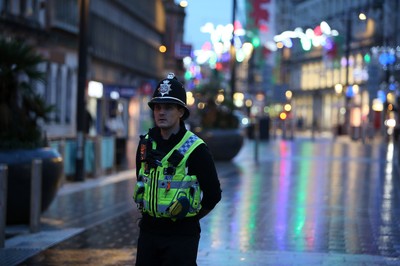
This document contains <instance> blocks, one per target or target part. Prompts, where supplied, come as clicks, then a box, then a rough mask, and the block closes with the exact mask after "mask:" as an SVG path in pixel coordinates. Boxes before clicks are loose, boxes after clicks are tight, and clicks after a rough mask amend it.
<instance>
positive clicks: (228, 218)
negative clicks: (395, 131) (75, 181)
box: [21, 140, 400, 265]
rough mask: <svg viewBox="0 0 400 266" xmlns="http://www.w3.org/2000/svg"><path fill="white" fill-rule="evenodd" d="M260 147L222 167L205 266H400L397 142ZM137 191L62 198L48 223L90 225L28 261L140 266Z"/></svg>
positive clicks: (127, 187) (203, 249)
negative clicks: (137, 257)
mask: <svg viewBox="0 0 400 266" xmlns="http://www.w3.org/2000/svg"><path fill="white" fill-rule="evenodd" d="M255 147H256V146H254V145H253V142H251V141H247V142H246V143H245V146H244V147H243V149H242V151H241V153H240V154H239V155H238V156H237V157H236V158H235V159H234V160H233V161H231V162H218V163H217V168H218V172H219V175H220V181H221V186H222V190H223V199H222V201H221V202H220V204H218V205H217V207H216V208H215V209H214V210H213V212H212V213H211V214H210V215H209V216H207V217H205V218H204V219H203V220H202V221H201V223H202V238H201V242H200V248H199V260H198V261H199V265H222V264H225V265H400V260H399V259H400V223H399V218H400V193H399V192H400V184H399V182H400V174H399V172H398V169H396V168H393V154H394V152H395V150H394V148H393V145H392V144H390V143H389V144H388V145H387V144H376V143H375V144H362V143H358V142H332V141H328V140H320V141H315V142H313V141H300V140H297V141H284V140H277V141H270V142H261V143H259V146H258V154H259V155H258V158H259V161H258V162H255V160H254V159H253V158H254V153H255V150H254V149H255ZM132 187H133V181H132V180H125V181H122V182H119V183H116V184H114V185H107V186H102V187H98V188H95V189H93V190H88V191H84V192H82V193H81V195H80V196H79V197H74V199H72V198H68V197H65V198H64V199H58V201H57V202H56V203H55V206H52V208H51V209H52V211H50V212H48V213H47V214H46V217H45V218H47V219H48V220H50V221H51V220H54V221H55V220H57V219H63V220H65V221H67V222H65V224H64V225H74V226H78V225H79V222H80V221H83V222H84V224H85V225H82V223H81V226H82V227H87V228H88V229H87V230H86V231H84V232H83V233H81V234H78V235H76V236H74V237H72V238H70V239H68V240H66V241H64V242H62V243H60V244H58V245H55V246H54V247H52V248H50V249H48V250H46V251H43V252H41V253H40V254H38V255H36V256H34V257H32V258H31V259H29V260H27V261H26V262H25V263H24V264H21V265H59V264H62V265H133V262H134V257H135V250H136V240H137V234H138V228H137V219H138V218H139V214H138V213H137V211H136V208H135V206H134V205H133V202H132V200H131V193H132ZM71 200H73V201H74V202H73V203H72V202H69V203H68V202H67V201H71ZM78 201H79V204H77V202H78ZM72 204H75V205H74V206H76V208H75V209H72V210H71V207H70V206H71V205H72ZM68 206H69V207H68ZM57 211H58V212H60V213H57ZM62 213H65V214H62ZM85 213H86V214H85ZM60 215H65V216H64V217H61V216H60ZM90 224H92V226H88V225H90ZM68 256H70V257H71V258H74V260H78V261H71V259H67V257H68ZM62 258H64V259H62ZM111 258H113V259H111ZM110 259H111V261H109V260H110ZM85 263H86V264H85Z"/></svg>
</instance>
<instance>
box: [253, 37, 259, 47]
mask: <svg viewBox="0 0 400 266" xmlns="http://www.w3.org/2000/svg"><path fill="white" fill-rule="evenodd" d="M251 43H252V44H253V46H254V47H255V48H257V47H259V46H260V38H258V37H253V38H252V39H251Z"/></svg>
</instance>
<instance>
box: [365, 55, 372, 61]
mask: <svg viewBox="0 0 400 266" xmlns="http://www.w3.org/2000/svg"><path fill="white" fill-rule="evenodd" d="M364 62H365V63H369V62H371V56H370V55H369V54H365V55H364Z"/></svg>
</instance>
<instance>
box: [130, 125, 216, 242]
mask: <svg viewBox="0 0 400 266" xmlns="http://www.w3.org/2000/svg"><path fill="white" fill-rule="evenodd" d="M186 131H187V130H186V128H185V125H184V123H181V128H180V130H179V132H178V133H177V134H176V135H175V134H174V135H172V136H171V137H170V138H169V139H168V140H164V139H163V138H162V137H161V133H160V129H159V128H157V127H154V128H152V129H150V130H149V135H150V137H151V138H152V139H153V140H154V141H155V142H156V143H157V150H158V151H160V152H162V153H165V154H167V153H168V152H169V151H170V150H171V149H173V148H174V147H175V145H176V144H178V143H179V141H180V140H181V139H182V138H183V136H184V135H185V133H186ZM139 158H140V156H139V149H138V150H137V152H136V166H137V167H136V176H139V167H140V160H139ZM187 167H188V174H189V175H196V176H197V179H198V181H199V185H200V188H201V190H202V191H203V198H202V201H201V206H202V208H204V209H207V210H212V209H213V208H214V207H215V205H216V204H217V203H218V202H219V201H220V200H221V187H220V183H219V180H218V175H217V171H216V169H215V165H214V161H213V158H212V156H211V154H210V151H209V150H208V147H207V146H206V145H205V144H201V145H199V146H198V147H197V148H196V149H195V150H194V151H193V152H192V153H191V154H190V156H189V158H188V160H187ZM139 226H140V230H142V231H146V232H153V233H160V234H183V235H194V234H199V233H200V223H199V219H198V218H197V217H196V216H194V217H189V218H183V219H180V220H177V221H172V220H171V219H169V218H154V217H152V216H150V215H148V214H146V213H144V214H143V217H142V219H141V221H140V223H139Z"/></svg>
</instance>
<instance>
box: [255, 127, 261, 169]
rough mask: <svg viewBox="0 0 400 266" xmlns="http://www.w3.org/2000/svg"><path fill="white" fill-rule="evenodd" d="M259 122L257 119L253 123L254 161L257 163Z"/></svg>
mask: <svg viewBox="0 0 400 266" xmlns="http://www.w3.org/2000/svg"><path fill="white" fill-rule="evenodd" d="M259 131H260V123H259V121H258V120H257V121H256V123H255V124H254V161H255V162H256V163H258V142H259V140H260V134H259Z"/></svg>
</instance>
